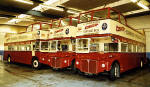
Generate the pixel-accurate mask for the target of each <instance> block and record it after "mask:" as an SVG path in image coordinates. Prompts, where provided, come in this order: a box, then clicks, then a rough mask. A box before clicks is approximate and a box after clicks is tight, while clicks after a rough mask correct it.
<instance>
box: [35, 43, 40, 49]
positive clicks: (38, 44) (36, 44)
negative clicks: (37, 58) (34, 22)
mask: <svg viewBox="0 0 150 87" xmlns="http://www.w3.org/2000/svg"><path fill="white" fill-rule="evenodd" d="M35 50H37V51H39V50H40V42H36V43H35Z"/></svg>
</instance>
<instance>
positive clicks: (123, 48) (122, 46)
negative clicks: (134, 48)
mask: <svg viewBox="0 0 150 87" xmlns="http://www.w3.org/2000/svg"><path fill="white" fill-rule="evenodd" d="M127 49H128V44H127V43H121V52H127Z"/></svg>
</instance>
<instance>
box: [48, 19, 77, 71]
mask: <svg viewBox="0 0 150 87" xmlns="http://www.w3.org/2000/svg"><path fill="white" fill-rule="evenodd" d="M77 23H78V19H77V18H76V17H67V18H62V19H59V20H53V22H52V27H53V31H54V35H53V39H52V40H51V41H52V43H54V44H53V45H51V47H53V48H54V49H55V50H56V55H55V56H53V57H51V67H52V68H53V69H54V70H59V69H62V68H68V67H71V68H73V66H74V62H75V36H76V32H77Z"/></svg>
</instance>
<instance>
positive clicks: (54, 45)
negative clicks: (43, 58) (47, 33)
mask: <svg viewBox="0 0 150 87" xmlns="http://www.w3.org/2000/svg"><path fill="white" fill-rule="evenodd" d="M50 50H51V51H52V50H56V41H52V42H51V45H50Z"/></svg>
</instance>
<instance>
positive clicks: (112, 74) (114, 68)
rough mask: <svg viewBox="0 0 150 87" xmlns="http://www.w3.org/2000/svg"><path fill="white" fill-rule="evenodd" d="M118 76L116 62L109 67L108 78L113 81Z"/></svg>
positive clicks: (118, 68)
mask: <svg viewBox="0 0 150 87" xmlns="http://www.w3.org/2000/svg"><path fill="white" fill-rule="evenodd" d="M119 77H120V66H119V64H118V63H117V62H116V63H114V64H113V65H112V67H111V70H110V80H112V81H114V80H116V79H117V78H119Z"/></svg>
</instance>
